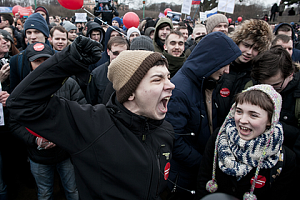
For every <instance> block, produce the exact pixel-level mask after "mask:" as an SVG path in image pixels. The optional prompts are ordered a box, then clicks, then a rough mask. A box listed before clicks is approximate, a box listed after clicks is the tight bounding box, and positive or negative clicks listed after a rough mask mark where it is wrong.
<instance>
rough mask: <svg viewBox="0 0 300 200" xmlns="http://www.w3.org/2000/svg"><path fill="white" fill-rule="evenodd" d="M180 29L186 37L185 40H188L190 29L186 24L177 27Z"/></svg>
mask: <svg viewBox="0 0 300 200" xmlns="http://www.w3.org/2000/svg"><path fill="white" fill-rule="evenodd" d="M177 30H178V31H180V32H181V33H182V35H183V38H184V42H186V41H187V39H188V37H189V32H188V29H187V27H186V26H179V27H178V28H177Z"/></svg>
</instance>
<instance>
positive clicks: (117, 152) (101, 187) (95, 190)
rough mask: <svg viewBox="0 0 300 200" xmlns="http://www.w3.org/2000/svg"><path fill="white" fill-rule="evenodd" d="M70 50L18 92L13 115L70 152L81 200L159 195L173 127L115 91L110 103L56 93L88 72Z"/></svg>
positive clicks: (10, 102)
mask: <svg viewBox="0 0 300 200" xmlns="http://www.w3.org/2000/svg"><path fill="white" fill-rule="evenodd" d="M69 48H70V47H67V48H66V49H64V50H63V51H62V52H58V53H56V54H55V55H54V56H53V57H51V58H49V59H48V60H47V61H45V62H44V63H43V64H42V65H41V66H39V67H38V68H37V69H36V70H34V71H33V72H32V73H31V74H30V75H29V76H28V77H26V79H24V84H20V85H19V86H18V87H17V88H16V89H15V90H14V92H13V93H12V94H11V95H10V97H9V99H8V102H7V104H8V108H9V109H10V111H11V117H13V118H15V119H16V120H18V121H19V122H20V123H22V124H23V125H25V126H26V127H28V128H29V129H31V130H33V131H34V132H36V133H37V134H39V135H41V136H43V137H45V138H46V139H48V140H50V141H53V142H54V143H56V144H57V145H59V146H62V147H64V149H65V150H66V151H67V152H68V153H70V155H71V157H72V161H73V164H74V169H75V174H76V183H77V187H78V191H79V196H80V199H84V200H92V199H106V200H107V199H113V200H115V199H131V200H132V199H137V200H141V199H160V197H159V194H160V193H161V192H162V191H163V190H164V189H165V187H166V182H167V177H168V172H169V161H170V159H171V157H172V153H171V151H172V147H173V140H174V139H173V129H172V126H171V125H170V124H169V123H167V122H166V121H163V120H161V121H157V120H150V119H147V118H145V117H142V116H138V115H136V114H133V113H131V112H130V111H129V110H127V109H126V108H125V107H124V106H123V105H121V104H120V103H118V102H117V101H116V98H115V95H113V96H112V98H111V101H110V102H109V103H108V105H107V106H105V105H102V104H100V105H96V106H91V105H89V104H86V105H79V104H78V103H77V102H73V101H68V100H65V99H62V98H59V97H57V96H52V97H51V94H52V93H54V92H55V91H57V90H58V89H59V87H60V86H61V82H63V80H64V79H65V78H66V77H68V76H70V75H72V74H75V75H76V74H78V73H79V74H80V73H89V71H88V69H87V67H88V66H85V65H84V64H80V63H79V62H78V61H77V60H76V59H75V58H73V57H72V56H71V55H70V53H69ZM54 75H55V76H54ZM33 94H35V95H33Z"/></svg>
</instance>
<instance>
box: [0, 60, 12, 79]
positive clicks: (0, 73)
mask: <svg viewBox="0 0 300 200" xmlns="http://www.w3.org/2000/svg"><path fill="white" fill-rule="evenodd" d="M9 70H10V66H9V63H6V64H5V65H3V66H2V67H1V69H0V81H1V83H2V82H4V81H5V80H6V79H7V78H8V76H9V72H10V71H9Z"/></svg>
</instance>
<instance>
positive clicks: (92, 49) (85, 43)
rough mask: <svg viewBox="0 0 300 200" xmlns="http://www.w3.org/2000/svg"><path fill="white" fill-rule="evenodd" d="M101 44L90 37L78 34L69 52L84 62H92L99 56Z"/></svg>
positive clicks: (101, 48) (98, 58)
mask: <svg viewBox="0 0 300 200" xmlns="http://www.w3.org/2000/svg"><path fill="white" fill-rule="evenodd" d="M102 50H103V47H102V45H101V44H100V43H99V42H96V41H95V40H91V39H90V38H87V37H84V36H79V37H77V38H76V39H75V40H74V42H73V43H72V45H71V49H70V53H71V55H72V56H73V57H74V58H79V61H81V62H82V63H85V64H88V65H90V64H94V63H96V62H97V61H98V60H100V58H101V52H102Z"/></svg>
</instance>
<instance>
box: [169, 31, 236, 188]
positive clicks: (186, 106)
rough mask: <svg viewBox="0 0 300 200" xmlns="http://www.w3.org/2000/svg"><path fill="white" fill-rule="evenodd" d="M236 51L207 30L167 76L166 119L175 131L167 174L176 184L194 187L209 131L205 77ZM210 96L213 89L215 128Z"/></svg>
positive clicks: (225, 39) (218, 34)
mask: <svg viewBox="0 0 300 200" xmlns="http://www.w3.org/2000/svg"><path fill="white" fill-rule="evenodd" d="M240 55H241V51H240V49H239V48H238V46H237V45H236V44H235V43H234V42H233V41H232V40H231V39H230V38H229V37H228V36H226V35H225V34H224V33H221V32H213V33H210V34H208V35H207V36H205V37H204V38H203V39H202V40H201V41H200V42H199V43H198V44H197V46H196V47H195V49H194V50H193V52H192V53H191V55H190V56H189V57H188V59H187V60H186V62H185V63H184V65H183V66H182V68H181V69H180V70H179V71H178V72H177V73H176V74H175V76H174V77H173V78H172V79H171V81H172V82H173V83H174V84H175V89H174V90H173V95H172V97H171V99H170V102H169V104H168V113H167V115H166V120H167V121H168V122H170V123H171V124H172V125H173V127H174V131H175V133H176V134H177V135H176V141H175V146H174V150H173V160H172V161H171V172H170V176H169V178H170V179H171V180H172V181H173V182H176V184H177V185H178V187H177V188H179V187H184V188H186V189H189V190H193V189H195V188H196V176H197V173H198V170H199V165H200V161H201V158H202V153H203V152H204V148H205V145H206V142H207V140H208V138H209V137H210V135H211V133H210V128H209V121H208V116H207V109H206V103H205V89H206V83H207V82H209V81H207V80H209V79H210V80H211V78H209V76H210V75H212V74H213V73H214V72H216V71H218V70H219V69H221V68H223V67H224V66H226V65H228V64H230V63H231V62H232V61H234V60H235V59H236V58H237V57H239V56H240ZM214 99H215V94H214V93H213V97H212V100H213V101H212V115H213V128H216V127H215V125H216V121H217V117H216V113H217V111H216V105H215V102H214ZM190 133H194V134H195V136H191V134H190ZM179 134H181V135H179ZM184 134H186V135H184ZM170 187H171V188H172V187H173V184H171V185H170Z"/></svg>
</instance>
